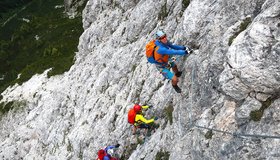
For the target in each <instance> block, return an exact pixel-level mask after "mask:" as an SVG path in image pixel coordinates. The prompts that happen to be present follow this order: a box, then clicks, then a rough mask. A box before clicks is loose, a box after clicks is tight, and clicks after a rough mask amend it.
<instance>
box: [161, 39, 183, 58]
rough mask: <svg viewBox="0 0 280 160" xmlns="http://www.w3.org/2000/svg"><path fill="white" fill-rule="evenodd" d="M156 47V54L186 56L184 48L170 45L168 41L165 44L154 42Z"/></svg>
mask: <svg viewBox="0 0 280 160" xmlns="http://www.w3.org/2000/svg"><path fill="white" fill-rule="evenodd" d="M155 44H156V46H158V47H159V48H158V50H157V53H158V54H161V55H184V54H186V52H185V49H186V47H184V46H179V45H174V44H171V43H170V42H169V41H168V42H167V44H163V43H161V42H160V41H159V40H156V42H155Z"/></svg>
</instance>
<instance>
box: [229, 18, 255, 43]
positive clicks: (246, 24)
mask: <svg viewBox="0 0 280 160" xmlns="http://www.w3.org/2000/svg"><path fill="white" fill-rule="evenodd" d="M251 22H252V20H251V18H250V17H247V18H246V19H244V20H243V22H242V23H241V24H240V26H239V30H238V31H237V32H236V33H234V35H232V36H231V37H230V38H229V41H228V45H229V46H230V45H231V44H232V42H233V40H234V39H235V38H236V37H237V36H238V35H239V34H240V33H241V32H242V31H244V30H245V29H246V28H247V27H248V25H249V24H250V23H251Z"/></svg>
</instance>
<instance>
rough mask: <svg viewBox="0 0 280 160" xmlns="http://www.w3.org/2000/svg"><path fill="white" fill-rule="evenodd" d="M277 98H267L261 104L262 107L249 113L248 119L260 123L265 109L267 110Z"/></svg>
mask: <svg viewBox="0 0 280 160" xmlns="http://www.w3.org/2000/svg"><path fill="white" fill-rule="evenodd" d="M277 98H278V97H277V96H272V97H270V98H268V99H267V100H266V101H264V102H262V106H261V108H260V109H259V110H254V111H251V113H250V119H251V120H253V121H260V120H261V118H262V115H263V112H264V110H265V109H266V108H268V107H269V106H270V105H271V104H272V103H273V102H274V100H275V99H277Z"/></svg>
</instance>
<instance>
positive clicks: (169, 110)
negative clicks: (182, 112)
mask: <svg viewBox="0 0 280 160" xmlns="http://www.w3.org/2000/svg"><path fill="white" fill-rule="evenodd" d="M173 111H174V108H173V106H172V105H169V106H168V107H166V108H165V109H164V112H165V115H166V117H167V120H168V121H169V123H170V125H171V124H172V123H173V116H172V113H173Z"/></svg>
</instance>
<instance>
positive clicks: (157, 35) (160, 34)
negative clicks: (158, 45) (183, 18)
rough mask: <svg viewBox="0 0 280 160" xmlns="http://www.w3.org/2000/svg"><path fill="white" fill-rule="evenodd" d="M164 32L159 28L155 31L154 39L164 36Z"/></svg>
mask: <svg viewBox="0 0 280 160" xmlns="http://www.w3.org/2000/svg"><path fill="white" fill-rule="evenodd" d="M165 35H166V34H165V33H164V32H163V31H161V30H159V31H157V33H156V39H159V38H161V37H163V36H165Z"/></svg>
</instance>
